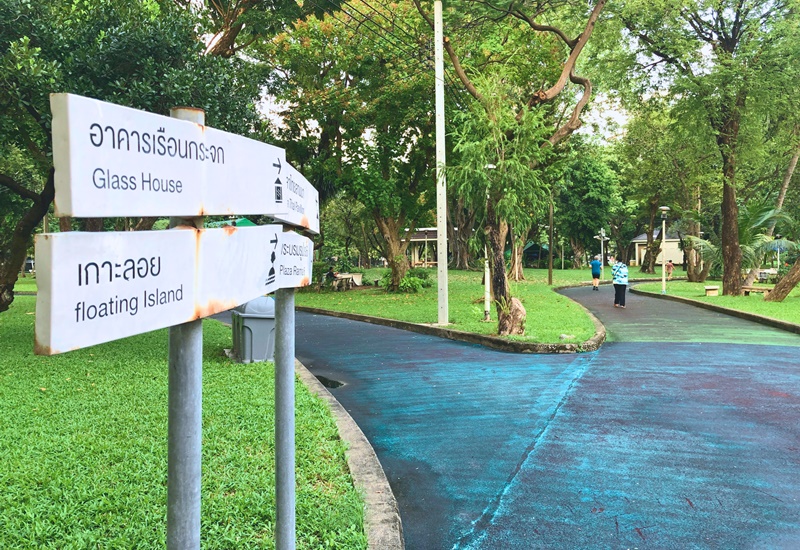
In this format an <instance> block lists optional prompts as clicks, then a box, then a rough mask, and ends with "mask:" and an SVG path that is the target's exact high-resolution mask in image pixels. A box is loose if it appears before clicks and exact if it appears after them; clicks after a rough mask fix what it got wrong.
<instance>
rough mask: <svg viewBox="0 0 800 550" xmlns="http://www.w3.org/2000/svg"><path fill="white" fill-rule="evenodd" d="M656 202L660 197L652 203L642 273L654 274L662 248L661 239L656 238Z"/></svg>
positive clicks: (640, 269)
mask: <svg viewBox="0 0 800 550" xmlns="http://www.w3.org/2000/svg"><path fill="white" fill-rule="evenodd" d="M656 202H658V199H656V201H655V202H652V203H651V204H650V221H649V223H648V224H647V245H646V246H645V253H644V258H642V265H641V267H640V268H639V271H640V272H641V273H649V274H653V273H655V272H656V267H655V265H656V257H658V252H659V251H660V250H661V241H660V240H659V241H656V240H655V224H656V213H655V204H656Z"/></svg>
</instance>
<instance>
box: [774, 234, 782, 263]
mask: <svg viewBox="0 0 800 550" xmlns="http://www.w3.org/2000/svg"><path fill="white" fill-rule="evenodd" d="M775 238H776V239H778V240H781V239H782V238H783V235H781V234H780V233H778V234H777V235H775ZM776 250H777V252H778V269H780V268H781V245H780V244H778V246H777V248H776Z"/></svg>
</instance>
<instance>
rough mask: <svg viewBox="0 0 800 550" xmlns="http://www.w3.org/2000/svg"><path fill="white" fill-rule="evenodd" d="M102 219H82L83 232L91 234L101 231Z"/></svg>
mask: <svg viewBox="0 0 800 550" xmlns="http://www.w3.org/2000/svg"><path fill="white" fill-rule="evenodd" d="M104 221H105V220H104V218H83V220H82V222H83V230H84V231H92V232H95V233H97V232H101V231H103V222H104Z"/></svg>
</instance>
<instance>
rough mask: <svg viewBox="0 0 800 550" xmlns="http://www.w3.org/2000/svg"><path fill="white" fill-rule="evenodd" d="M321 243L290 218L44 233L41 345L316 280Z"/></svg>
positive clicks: (101, 337) (156, 325)
mask: <svg viewBox="0 0 800 550" xmlns="http://www.w3.org/2000/svg"><path fill="white" fill-rule="evenodd" d="M312 251H313V243H312V241H311V240H310V239H309V238H307V237H303V236H302V235H298V234H297V233H294V232H291V231H290V232H284V231H283V226H281V225H265V226H257V227H242V228H236V227H226V228H221V229H201V230H198V229H194V228H177V229H173V230H169V231H134V232H130V231H128V232H119V233H110V232H109V233H80V232H68V233H55V234H41V235H37V236H36V262H37V267H38V270H37V273H38V283H39V291H38V297H37V301H36V347H35V351H36V353H37V354H39V355H54V354H57V353H62V352H65V351H70V350H75V349H79V348H83V347H87V346H92V345H95V344H100V343H103V342H110V341H112V340H118V339H120V338H125V337H128V336H133V335H135V334H141V333H144V332H149V331H151V330H156V329H160V328H165V327H169V326H173V325H178V324H181V323H185V322H188V321H192V320H195V319H199V318H202V317H207V316H209V315H213V314H214V313H219V312H221V311H225V310H228V309H230V308H232V307H235V306H238V305H241V304H243V303H245V302H248V301H250V300H252V299H253V298H256V297H258V296H262V295H264V294H268V293H271V292H274V291H275V290H276V289H278V288H294V287H299V286H305V285H308V284H309V283H310V277H311V261H312Z"/></svg>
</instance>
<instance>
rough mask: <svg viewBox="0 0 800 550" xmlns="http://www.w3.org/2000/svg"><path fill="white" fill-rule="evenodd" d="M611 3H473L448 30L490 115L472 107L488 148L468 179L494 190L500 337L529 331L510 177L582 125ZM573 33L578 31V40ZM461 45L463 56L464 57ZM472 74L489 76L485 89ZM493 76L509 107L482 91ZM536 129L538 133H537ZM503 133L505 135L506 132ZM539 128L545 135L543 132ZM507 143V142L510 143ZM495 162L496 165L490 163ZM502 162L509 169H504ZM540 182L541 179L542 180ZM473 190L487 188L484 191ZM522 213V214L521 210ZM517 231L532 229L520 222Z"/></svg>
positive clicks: (449, 48)
mask: <svg viewBox="0 0 800 550" xmlns="http://www.w3.org/2000/svg"><path fill="white" fill-rule="evenodd" d="M414 3H415V5H416V6H417V9H418V11H419V12H420V14H421V15H422V16H423V18H424V19H425V20H426V21H427V22H428V24H429V25H430V27H431V29H432V28H433V20H432V18H431V17H430V16H429V15H428V14H427V13H426V12H425V10H424V9H423V8H422V6H421V4H420V2H419V0H414ZM605 3H606V0H599V1H598V2H597V3H596V4H595V6H594V7H593V8H592V9H590V10H587V9H586V8H585V5H583V4H580V3H578V2H576V3H574V4H572V3H565V4H552V5H551V4H533V5H530V4H514V3H512V4H510V5H509V4H507V3H505V4H504V3H497V4H495V3H493V2H491V1H474V2H470V1H468V2H464V3H463V4H461V5H460V6H459V9H456V8H455V7H454V6H451V7H450V8H449V10H448V21H449V22H450V24H449V25H448V28H449V29H456V31H454V32H460V35H459V36H456V35H452V36H446V37H445V38H444V44H443V46H444V49H445V51H446V52H447V55H448V57H449V59H450V62H451V63H452V66H453V69H454V71H455V73H456V75H457V77H458V79H459V81H460V82H461V83H462V85H463V87H464V89H465V90H466V91H467V92H468V93H469V94H470V95H471V96H472V98H474V100H475V102H476V103H477V105H478V106H479V107H480V108H482V109H483V111H484V114H483V117H484V119H483V120H481V118H480V117H479V116H478V114H477V113H476V112H474V110H472V109H471V111H472V113H471V115H470V117H469V118H468V119H465V122H470V121H471V123H472V124H474V125H475V129H476V130H477V131H479V132H480V135H481V136H482V138H481V139H482V140H483V144H484V145H483V146H480V145H479V146H478V149H481V148H483V152H480V151H478V150H476V151H474V154H472V155H471V158H468V159H467V160H466V163H465V164H466V166H465V171H464V174H463V175H464V178H469V177H471V174H474V175H475V177H476V181H477V182H483V184H484V185H483V186H484V187H485V188H488V190H489V191H490V192H489V196H488V198H487V200H486V215H485V231H486V234H487V237H488V242H489V244H490V246H491V249H492V250H491V254H492V258H493V260H492V262H491V263H492V288H493V291H494V294H495V303H496V305H497V308H498V333H499V334H501V335H503V334H512V333H513V334H519V333H522V332H523V331H524V326H523V325H524V319H525V308H524V307H523V306H522V304H521V303H520V302H519V300H516V299H513V297H512V296H511V294H510V291H509V287H508V283H507V280H506V275H505V260H504V254H503V252H504V248H505V243H504V239H501V236H502V234H503V230H504V227H505V224H507V223H508V222H509V221H510V220H508V219H504V217H503V216H504V215H506V214H509V213H511V212H513V211H514V210H513V209H511V208H509V206H510V205H512V203H514V202H515V201H516V199H517V197H516V196H515V193H509V196H508V197H505V196H504V194H505V193H506V192H507V191H508V190H510V189H512V188H513V187H512V186H511V182H510V180H509V177H513V176H515V174H514V173H515V172H517V171H518V170H520V169H521V166H522V163H525V162H527V163H529V166H528V167H527V168H525V171H526V172H527V173H533V172H535V171H536V169H537V168H540V167H541V165H542V162H543V161H545V160H547V159H548V157H549V153H550V152H552V150H553V147H554V146H556V145H557V144H559V143H560V142H561V141H563V140H564V139H565V138H567V137H568V136H569V135H571V134H572V132H574V131H575V130H577V129H578V128H579V127H580V125H581V121H580V115H581V113H582V111H583V109H584V107H585V106H586V105H587V103H588V102H589V100H590V97H591V90H592V85H591V82H590V81H589V79H588V78H585V77H583V76H579V75H578V74H577V72H576V66H577V62H578V58H579V57H580V55H581V52H582V51H583V49H584V47H585V46H586V44H587V42H588V41H589V39H590V37H591V36H592V32H593V30H594V26H595V24H596V22H597V20H598V18H599V16H600V13H601V12H602V10H603V8H604V7H605ZM542 21H549V22H557V23H556V24H558V25H560V26H556V24H543V23H542ZM570 33H574V34H573V35H572V37H571V36H570ZM454 39H455V40H454ZM511 44H513V47H511ZM459 48H460V51H461V55H459V53H457V52H458V50H459ZM471 75H483V77H484V81H483V82H484V84H481V83H480V82H478V81H477V80H476V79H475V78H474V77H473V76H471ZM498 78H499V80H497V79H498ZM493 79H494V80H497V83H498V84H499V85H505V86H507V88H506V89H505V90H503V94H502V96H500V97H502V98H503V101H504V104H503V105H499V104H498V103H497V101H496V99H497V98H498V96H494V97H491V96H488V95H487V94H486V92H485V91H482V90H481V86H483V87H484V88H485V89H489V90H492V91H494V90H493V89H492V88H491V87H487V86H486V84H485V83H486V82H488V81H489V80H493ZM476 82H478V83H477V84H476ZM570 82H571V83H573V84H575V85H577V86H579V87H580V88H581V89H582V91H581V92H576V93H575V94H574V95H568V94H563V92H564V91H565V90H566V89H567V86H568V83H570ZM504 111H506V112H504ZM510 121H511V122H513V121H516V123H517V124H518V125H519V127H518V128H515V127H514V126H513V123H512V124H509V122H510ZM534 125H535V126H536V127H537V130H536V131H533V127H534ZM500 129H502V131H503V132H504V133H503V134H501V133H499V130H500ZM540 129H541V130H546V131H544V132H539V131H538V130H540ZM517 133H522V134H527V136H526V137H527V138H532V139H534V140H535V141H534V142H533V143H534V144H535V146H536V147H539V148H540V149H542V152H541V154H532V152H531V150H530V149H529V148H527V147H521V146H520V142H519V141H518V136H517V135H516V134H517ZM464 135H465V134H464V133H462V134H461V136H462V137H463V136H464ZM503 140H506V141H507V142H508V143H507V144H504V143H503ZM488 143H492V144H494V145H495V146H496V147H499V149H498V152H496V153H494V154H493V155H488V154H487V153H488V152H489V150H488V149H487V148H486V147H485V145H486V144H488ZM461 145H462V150H463V151H466V149H465V146H467V143H466V140H464V139H461ZM500 151H502V152H510V151H515V152H520V153H522V156H521V157H520V158H518V159H514V160H512V159H511V158H510V157H507V156H505V157H503V156H501V153H500ZM480 158H484V159H487V160H490V162H487V164H494V165H495V166H497V167H498V168H497V169H496V170H492V171H491V172H492V176H490V177H487V176H485V175H481V172H485V166H476V165H475V160H476V159H480ZM491 159H495V160H496V162H491ZM501 165H503V166H505V168H500V166H501ZM526 175H527V174H526ZM537 180H538V182H541V181H542V180H541V178H537ZM462 181H466V179H463V180H462ZM519 181H522V180H519V179H518V180H517V183H519ZM493 182H494V183H493ZM526 184H527V182H526ZM474 187H475V189H480V187H481V186H480V185H476V186H474ZM526 187H527V185H526ZM536 187H539V186H538V185H537V186H536ZM541 187H544V186H541ZM479 192H480V191H479ZM477 198H481V197H477ZM477 198H476V200H477ZM514 206H519V204H516V205H514ZM516 212H517V213H518V214H519V210H516ZM513 225H514V224H512V227H513ZM517 227H526V226H525V224H524V223H520V224H517ZM519 233H520V234H522V233H523V232H519ZM524 233H525V234H527V231H525V232H524Z"/></svg>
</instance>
